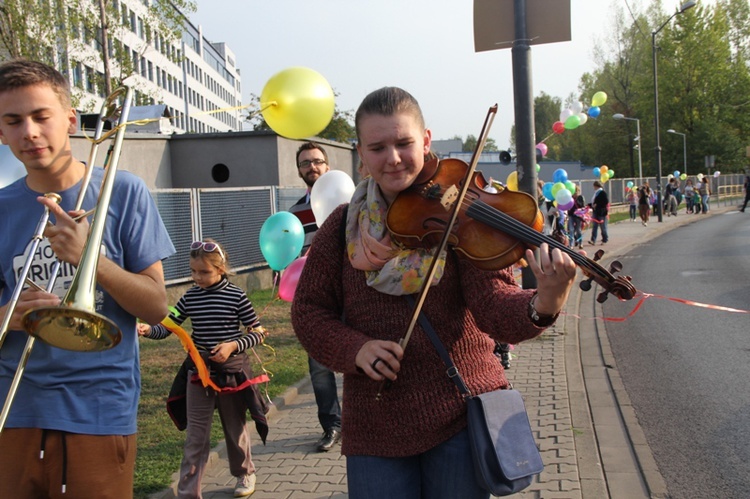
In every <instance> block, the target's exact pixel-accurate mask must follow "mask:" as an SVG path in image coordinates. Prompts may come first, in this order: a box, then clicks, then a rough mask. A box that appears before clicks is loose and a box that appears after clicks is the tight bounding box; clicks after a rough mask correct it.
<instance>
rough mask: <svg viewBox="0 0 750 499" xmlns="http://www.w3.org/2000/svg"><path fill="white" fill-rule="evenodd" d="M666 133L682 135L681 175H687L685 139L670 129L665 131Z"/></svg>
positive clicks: (678, 133)
mask: <svg viewBox="0 0 750 499" xmlns="http://www.w3.org/2000/svg"><path fill="white" fill-rule="evenodd" d="M667 133H676V134H677V135H682V173H684V174H685V175H687V138H685V134H684V133H680V132H677V131H675V130H673V129H671V128H670V129H669V130H667Z"/></svg>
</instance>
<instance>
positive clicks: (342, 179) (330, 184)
mask: <svg viewBox="0 0 750 499" xmlns="http://www.w3.org/2000/svg"><path fill="white" fill-rule="evenodd" d="M352 194H354V181H353V180H352V178H351V177H350V176H349V175H347V174H346V173H344V172H342V171H340V170H330V171H328V172H326V173H324V174H323V175H321V176H320V178H319V179H318V180H316V181H315V183H314V184H313V187H312V190H311V191H310V206H311V207H312V211H313V215H315V223H316V224H318V227H320V226H321V225H323V222H324V221H325V219H326V218H328V215H330V214H331V212H332V211H333V210H335V209H336V207H337V206H339V205H340V204H344V203H348V202H349V201H350V200H351V198H352Z"/></svg>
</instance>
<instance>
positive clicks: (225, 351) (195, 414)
mask: <svg viewBox="0 0 750 499" xmlns="http://www.w3.org/2000/svg"><path fill="white" fill-rule="evenodd" d="M190 274H191V276H192V278H193V281H195V286H193V287H192V288H190V289H188V290H187V291H186V292H185V294H184V295H183V296H182V297H181V298H180V300H179V301H178V302H177V305H176V306H175V311H173V312H172V313H171V314H170V316H169V318H170V319H171V320H172V321H173V322H174V323H176V324H177V325H180V324H182V323H183V322H184V321H186V320H187V319H188V318H190V321H191V324H192V328H193V332H192V335H191V337H192V340H193V343H194V344H195V346H196V348H197V349H198V351H199V352H200V353H201V357H202V358H203V360H204V362H205V363H206V365H207V366H208V367H209V371H210V373H211V378H212V379H215V380H216V381H215V383H216V385H217V386H219V387H221V388H225V387H226V388H227V391H226V392H224V391H222V392H216V391H215V390H214V389H213V388H211V387H208V388H204V386H203V384H202V383H201V381H200V380H199V379H198V371H197V368H196V366H195V363H194V362H193V360H192V359H191V358H190V357H189V356H188V357H187V359H185V361H184V362H183V364H182V366H181V367H180V369H179V371H178V373H177V377H176V378H175V382H174V384H173V387H172V390H171V392H170V396H169V401H170V402H173V404H174V405H170V409H172V408H174V407H178V406H177V404H176V403H174V400H175V399H178V398H179V399H180V400H181V403H182V404H184V405H183V407H182V408H181V409H180V410H170V414H171V415H172V416H173V418H175V417H176V418H177V419H178V420H177V421H175V423H176V424H177V425H178V427H179V428H181V429H183V428H185V426H186V427H187V434H186V437H185V445H184V451H183V457H182V464H181V465H180V478H179V482H178V485H177V496H178V497H179V498H180V499H193V498H196V499H199V498H201V497H202V494H201V480H202V478H203V474H204V472H205V469H206V465H207V464H208V457H209V453H210V450H211V423H212V422H213V415H214V409H215V408H216V407H218V409H219V415H220V416H221V427H222V430H223V431H224V438H225V439H226V445H227V457H228V460H229V471H230V473H231V474H232V476H234V477H236V479H237V483H236V485H235V489H234V496H235V497H245V496H249V495H250V494H252V493H253V492H255V482H256V476H255V464H254V463H253V459H252V451H251V444H250V432H249V431H248V428H247V416H246V413H247V411H248V409H251V412H252V407H251V406H252V402H249V401H253V400H261V399H260V397H259V395H258V393H257V385H254V384H252V383H251V380H252V379H253V375H252V368H251V366H250V358H249V357H248V355H247V353H246V352H245V351H246V350H247V349H249V348H252V347H254V346H256V345H259V344H261V343H263V340H264V339H265V337H266V332H265V329H263V328H262V327H261V324H260V320H259V319H258V315H257V314H256V312H255V309H254V308H253V305H252V303H251V302H250V300H249V299H248V297H247V294H246V293H245V291H244V290H242V289H241V288H240V287H238V286H236V285H235V284H232V283H231V282H229V275H230V266H229V260H228V255H227V253H226V250H224V249H223V248H222V247H221V245H220V244H219V243H217V242H216V241H214V240H212V239H206V240H204V241H196V242H194V243H192V244H191V245H190ZM241 325H242V326H244V331H243V330H242V328H241ZM138 334H140V335H141V336H143V337H145V338H150V339H154V340H163V339H164V338H167V337H169V336H170V334H171V331H170V330H169V329H167V328H166V327H165V326H164V325H162V324H157V325H155V326H148V325H146V324H141V325H139V328H138ZM183 411H184V419H185V420H184V421H181V420H180V419H181V415H182V414H183ZM175 414H179V416H175Z"/></svg>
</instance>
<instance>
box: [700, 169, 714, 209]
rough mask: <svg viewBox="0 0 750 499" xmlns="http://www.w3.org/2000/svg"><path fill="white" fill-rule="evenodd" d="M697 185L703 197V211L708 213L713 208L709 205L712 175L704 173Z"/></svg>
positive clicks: (701, 197)
mask: <svg viewBox="0 0 750 499" xmlns="http://www.w3.org/2000/svg"><path fill="white" fill-rule="evenodd" d="M697 187H698V194H699V195H700V199H701V213H703V214H704V215H706V214H708V211H709V210H710V209H711V206H710V205H709V201H710V199H711V177H709V176H707V175H703V176H702V178H701V179H700V182H699V184H698V186H697Z"/></svg>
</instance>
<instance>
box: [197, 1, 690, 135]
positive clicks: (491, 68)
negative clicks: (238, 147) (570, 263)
mask: <svg viewBox="0 0 750 499" xmlns="http://www.w3.org/2000/svg"><path fill="white" fill-rule="evenodd" d="M498 1H505V2H509V4H512V0H498ZM546 1H558V0H546ZM626 2H630V4H631V6H633V5H634V4H635V5H637V4H638V0H570V3H571V19H570V23H571V38H572V40H571V41H568V42H558V43H549V44H541V45H532V46H531V65H532V67H531V72H532V92H533V95H534V96H538V95H539V94H540V93H541V92H545V93H547V94H548V95H551V96H552V97H559V98H560V99H561V100H563V101H565V99H566V98H567V97H568V96H569V95H570V94H571V93H577V88H578V83H579V80H580V77H581V76H582V75H583V74H584V73H586V72H591V71H594V70H596V69H597V68H596V66H595V61H594V57H593V49H594V47H595V45H596V44H597V43H601V42H602V41H603V40H604V39H605V38H606V35H607V29H611V21H610V20H609V17H610V14H609V13H611V12H612V9H615V8H622V9H625V12H627V3H626ZM663 5H664V9H665V10H666V11H673V9H677V8H678V7H679V5H680V1H679V0H663ZM190 19H191V21H192V22H193V24H195V25H198V26H201V27H202V29H203V36H204V37H205V38H207V39H208V40H210V41H212V42H225V43H226V44H227V45H228V46H229V48H230V50H231V51H232V52H234V54H235V57H236V63H237V67H238V68H239V69H240V71H241V76H242V87H243V89H242V102H243V104H248V103H249V102H250V94H251V93H254V94H256V95H260V94H261V92H262V90H263V87H264V86H265V84H266V82H267V81H268V80H269V79H270V78H271V77H272V76H273V75H275V74H276V73H278V72H279V71H281V70H284V69H287V68H290V67H294V66H305V67H309V68H311V69H314V70H315V71H317V72H319V73H320V74H321V75H322V76H323V77H324V78H325V79H326V80H327V81H328V83H329V84H330V85H331V87H332V88H333V90H334V91H335V92H336V93H337V94H338V96H337V98H336V105H337V107H338V109H339V110H342V111H354V110H356V108H357V106H358V105H359V103H360V102H361V101H362V99H363V98H364V97H365V96H366V95H367V94H368V93H369V92H371V91H373V90H375V89H378V88H380V87H383V86H398V87H401V88H403V89H405V90H407V91H408V92H410V93H411V94H412V95H414V97H416V99H417V100H418V101H419V103H420V106H421V108H422V112H423V113H424V115H425V120H426V123H427V126H428V127H429V128H430V129H431V130H432V136H433V139H450V138H453V137H454V136H457V135H458V136H461V137H462V138H466V136H468V135H474V136H475V137H476V136H478V135H479V133H480V131H481V128H482V123H483V121H484V118H485V115H486V114H487V110H488V109H489V108H490V107H491V106H492V105H493V104H498V112H497V115H496V117H495V120H494V123H493V126H492V129H491V131H490V134H489V137H490V138H493V139H494V140H495V143H496V145H497V146H498V147H499V148H500V149H506V148H507V147H508V146H509V145H510V130H511V126H512V124H513V121H514V108H513V67H512V59H511V50H510V49H503V50H492V51H485V52H475V51H474V21H473V0H371V1H365V0H317V1H313V0H273V1H268V0H266V1H259V0H197V11H196V12H195V13H193V14H191V16H190ZM560 22H565V21H564V20H562V19H561V20H560ZM584 97H586V98H588V99H589V100H590V98H591V96H584ZM605 106H606V104H605ZM602 113H603V114H604V113H606V109H605V108H604V107H603V108H602ZM551 126H552V124H550V132H551ZM541 139H542V137H537V140H541Z"/></svg>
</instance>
